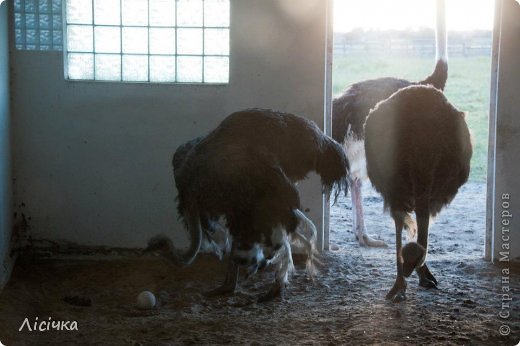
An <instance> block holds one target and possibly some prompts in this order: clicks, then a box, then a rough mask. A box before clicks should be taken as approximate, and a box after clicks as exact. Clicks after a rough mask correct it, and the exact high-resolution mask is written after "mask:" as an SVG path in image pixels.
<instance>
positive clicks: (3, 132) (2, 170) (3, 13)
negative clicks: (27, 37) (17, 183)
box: [0, 1, 11, 289]
mask: <svg viewBox="0 0 520 346" xmlns="http://www.w3.org/2000/svg"><path fill="white" fill-rule="evenodd" d="M7 13H8V11H7V1H6V2H1V1H0V289H1V288H2V287H3V286H4V284H5V282H6V281H7V279H8V277H9V272H10V269H11V263H10V262H11V261H10V257H9V241H10V239H11V165H10V157H11V153H10V151H11V149H10V145H9V119H10V115H9V44H8V20H7V19H8V14H7Z"/></svg>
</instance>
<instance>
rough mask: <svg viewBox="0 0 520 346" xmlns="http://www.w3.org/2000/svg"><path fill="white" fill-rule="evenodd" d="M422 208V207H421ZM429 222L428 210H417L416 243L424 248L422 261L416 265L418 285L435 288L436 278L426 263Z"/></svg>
mask: <svg viewBox="0 0 520 346" xmlns="http://www.w3.org/2000/svg"><path fill="white" fill-rule="evenodd" d="M421 209H423V208H421ZM429 223H430V215H429V213H428V210H418V211H417V225H418V235H417V243H418V244H419V245H420V246H422V248H423V249H424V256H423V261H422V262H421V263H419V265H418V266H416V269H415V270H416V271H417V274H418V275H419V285H421V286H422V287H425V288H437V280H436V279H435V277H434V276H433V275H432V273H431V272H430V270H429V269H428V266H427V265H426V256H427V255H428V227H429Z"/></svg>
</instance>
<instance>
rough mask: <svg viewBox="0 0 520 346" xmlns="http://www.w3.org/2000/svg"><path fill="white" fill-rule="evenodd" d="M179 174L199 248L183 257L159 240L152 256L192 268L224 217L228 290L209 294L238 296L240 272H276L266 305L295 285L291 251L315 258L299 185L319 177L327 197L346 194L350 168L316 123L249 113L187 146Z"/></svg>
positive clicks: (182, 205)
mask: <svg viewBox="0 0 520 346" xmlns="http://www.w3.org/2000/svg"><path fill="white" fill-rule="evenodd" d="M173 167H174V178H175V184H176V187H177V190H178V205H177V206H178V212H179V215H180V217H181V218H182V219H183V220H184V223H185V226H186V228H187V230H188V232H189V234H190V238H191V244H190V247H189V249H188V251H187V252H186V253H185V254H183V255H181V256H179V254H177V253H176V251H175V249H174V247H173V243H172V242H171V240H169V239H168V238H167V237H164V236H157V237H154V238H152V239H151V240H150V242H149V245H148V250H149V251H157V250H159V251H160V252H161V253H163V254H165V255H166V256H168V257H169V258H171V259H172V260H174V261H176V262H181V263H185V264H190V263H191V262H192V261H193V260H194V259H195V257H196V256H197V253H198V252H199V249H200V247H201V243H202V240H203V238H205V239H206V240H210V239H211V235H212V234H213V233H215V232H216V229H217V228H218V226H219V222H218V220H219V219H221V218H222V217H223V218H224V219H225V227H226V228H227V229H228V230H229V233H230V238H231V242H232V246H231V250H230V261H229V264H228V272H227V274H226V278H225V280H224V282H223V284H222V285H221V286H220V287H218V288H216V289H215V290H213V291H211V292H209V294H211V295H213V294H223V293H230V292H233V291H234V290H235V288H236V285H237V280H238V268H239V266H245V267H246V268H247V273H248V275H251V274H254V273H255V272H256V271H257V270H258V269H261V268H263V267H265V266H266V265H271V264H272V265H275V266H276V269H277V270H276V278H275V282H274V284H273V286H272V288H271V289H270V291H269V292H268V293H267V294H266V295H265V296H263V297H261V300H266V299H270V298H272V297H275V296H278V295H280V293H281V288H282V287H283V285H284V284H285V283H286V282H287V278H288V273H289V272H290V271H291V269H292V256H291V247H290V243H291V242H300V243H303V244H304V245H305V246H306V249H307V254H308V255H309V258H310V260H312V255H313V252H314V251H315V250H314V247H313V242H314V239H315V232H316V231H315V227H314V225H313V224H312V222H311V221H310V220H309V219H308V218H307V217H306V216H305V215H304V214H303V213H302V212H301V211H300V209H301V206H300V199H299V194H298V191H297V190H296V187H295V183H296V182H297V181H300V180H302V179H304V178H305V177H306V175H307V174H308V173H309V172H311V171H316V172H317V173H318V174H319V175H320V177H321V183H322V186H323V188H324V191H325V192H327V193H328V192H330V191H331V190H332V189H333V188H335V189H337V191H340V190H345V192H346V189H347V182H346V176H347V173H348V167H349V164H348V161H347V159H346V156H345V154H344V152H343V150H342V148H341V146H340V145H339V144H338V143H336V142H335V141H334V140H333V139H331V138H329V137H327V136H325V135H324V134H323V133H322V132H321V130H320V129H319V128H318V127H317V126H316V124H314V123H313V122H311V121H309V120H306V119H304V118H302V117H299V116H296V115H293V114H287V113H280V112H275V111H272V110H266V109H248V110H244V111H240V112H236V113H233V114H231V115H229V116H228V117H227V118H226V119H224V121H222V123H221V124H220V125H219V126H218V127H217V128H216V129H215V130H213V131H212V132H211V133H209V134H208V135H207V136H205V137H199V138H196V139H194V140H192V141H190V142H188V143H186V144H184V145H182V146H180V147H179V148H178V149H177V151H176V152H175V154H174V157H173ZM300 224H301V225H303V226H307V227H308V228H310V230H311V237H310V239H309V238H307V237H305V236H304V234H303V233H302V232H301V231H297V228H298V225H300ZM313 234H314V236H313ZM309 264H312V263H309V261H308V265H309Z"/></svg>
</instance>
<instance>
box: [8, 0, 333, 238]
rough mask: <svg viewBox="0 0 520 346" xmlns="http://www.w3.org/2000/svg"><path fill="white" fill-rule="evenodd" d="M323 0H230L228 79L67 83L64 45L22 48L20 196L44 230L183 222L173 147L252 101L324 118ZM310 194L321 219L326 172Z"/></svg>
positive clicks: (171, 226) (16, 104) (143, 230)
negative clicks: (39, 49)
mask: <svg viewBox="0 0 520 346" xmlns="http://www.w3.org/2000/svg"><path fill="white" fill-rule="evenodd" d="M326 6H327V1H322V0H262V1H258V0H231V65H230V83H229V85H226V86H204V85H157V84H155V85H154V84H123V83H106V82H67V81H64V80H63V58H62V55H61V53H59V52H30V51H16V52H13V57H14V59H13V61H12V68H13V81H12V93H13V97H14V101H13V105H12V109H13V113H14V117H13V126H14V131H13V136H14V138H13V140H14V150H13V152H14V163H13V165H14V176H15V178H16V182H15V200H16V204H17V205H19V204H21V203H24V204H25V207H24V210H23V212H24V214H25V215H27V216H28V217H31V220H30V222H29V226H30V233H31V235H32V236H33V237H34V238H43V239H52V240H67V241H72V242H75V243H79V244H83V245H95V246H97V245H107V246H120V247H136V246H144V245H145V244H146V241H147V239H148V238H149V237H151V236H153V235H155V234H158V233H166V234H168V235H171V236H172V238H173V239H174V241H176V242H177V244H178V246H182V245H185V244H186V239H187V238H186V236H185V233H184V229H183V227H182V226H181V225H180V223H179V222H178V221H177V213H176V211H175V202H174V198H175V196H176V191H175V189H174V183H173V176H172V172H171V166H170V161H171V155H172V153H173V152H174V150H175V149H176V148H177V146H178V145H180V144H181V143H183V142H185V141H187V140H189V139H191V138H194V137H196V136H199V135H202V134H205V133H207V132H208V131H210V130H211V129H212V128H214V127H215V126H216V125H217V124H218V123H219V122H220V121H221V120H222V119H223V118H224V117H225V116H226V115H228V114H229V113H231V112H233V111H235V110H240V109H243V108H246V107H268V108H273V109H277V110H282V111H288V112H294V113H297V114H301V115H305V116H308V117H309V118H311V119H313V120H314V121H316V122H317V123H318V125H319V126H322V127H323V124H324V120H323V118H324V116H323V111H324V78H325V54H324V52H325V45H326V35H325V28H326ZM301 190H302V191H303V196H302V199H303V203H304V207H305V208H309V209H310V216H311V217H312V219H313V220H314V221H315V222H316V225H317V227H318V229H323V226H324V224H323V213H324V210H323V203H322V198H321V190H320V187H319V184H318V180H317V179H315V178H314V179H312V181H310V182H307V183H305V184H301Z"/></svg>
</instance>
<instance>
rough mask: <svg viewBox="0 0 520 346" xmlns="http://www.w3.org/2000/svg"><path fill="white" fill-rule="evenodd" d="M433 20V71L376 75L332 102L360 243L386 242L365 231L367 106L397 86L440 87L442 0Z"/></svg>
mask: <svg viewBox="0 0 520 346" xmlns="http://www.w3.org/2000/svg"><path fill="white" fill-rule="evenodd" d="M436 4H437V24H436V33H435V34H436V51H437V54H436V61H437V62H436V65H435V69H434V71H433V73H432V74H431V75H430V76H429V77H428V78H426V79H424V80H422V81H419V82H410V81H407V80H404V79H397V78H379V79H373V80H366V81H363V82H359V83H355V84H353V85H351V86H350V87H349V88H348V89H347V90H346V91H345V92H344V93H343V94H342V95H341V96H340V97H338V98H336V99H334V101H333V103H332V137H333V138H334V139H335V140H336V141H338V142H339V143H342V144H343V147H344V150H345V152H346V154H347V158H348V160H349V162H350V175H349V180H350V194H351V199H352V212H353V228H354V233H355V234H356V238H357V239H358V241H359V243H360V245H363V246H375V247H378V246H379V247H380V246H386V244H385V243H384V242H383V241H381V240H375V239H373V238H372V237H370V236H369V235H368V234H367V230H366V228H365V221H364V214H363V197H362V195H361V187H362V181H363V180H365V179H366V178H367V174H366V160H365V148H364V144H363V142H364V140H365V133H364V130H363V125H364V124H365V120H366V117H367V115H368V113H369V112H370V110H371V109H372V108H374V106H375V105H376V104H377V103H378V102H379V101H381V100H384V99H386V98H388V97H389V96H390V95H392V94H393V93H394V92H396V91H397V90H399V89H401V88H404V87H407V86H410V85H429V84H431V85H433V86H434V87H436V88H438V89H440V90H443V89H444V86H445V84H446V80H447V78H448V63H447V48H446V47H447V46H446V44H447V40H446V24H445V10H444V0H437V3H436ZM405 225H406V228H407V229H408V231H409V233H410V235H413V234H414V233H415V230H416V224H415V221H414V220H413V219H412V218H411V217H410V216H409V215H406V217H405Z"/></svg>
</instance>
